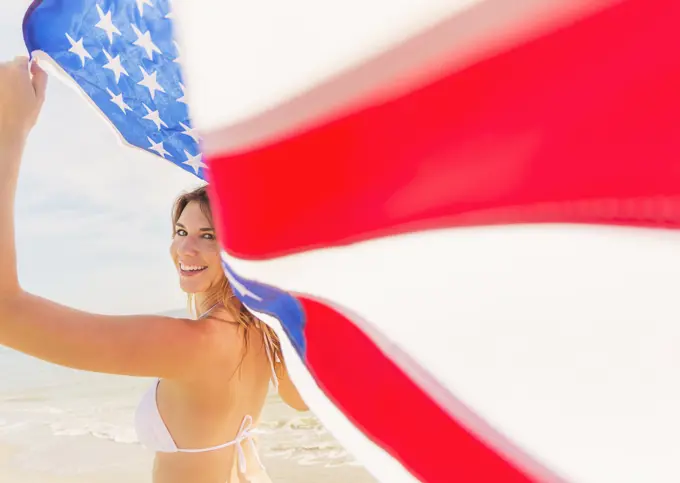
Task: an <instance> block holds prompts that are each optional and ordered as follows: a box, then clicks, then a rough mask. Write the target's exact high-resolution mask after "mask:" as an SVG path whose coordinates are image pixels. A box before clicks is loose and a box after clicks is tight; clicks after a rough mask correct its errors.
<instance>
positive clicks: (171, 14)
mask: <svg viewBox="0 0 680 483" xmlns="http://www.w3.org/2000/svg"><path fill="white" fill-rule="evenodd" d="M165 18H175V14H174V13H173V10H172V0H168V14H167V15H166V16H165Z"/></svg>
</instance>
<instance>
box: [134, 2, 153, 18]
mask: <svg viewBox="0 0 680 483" xmlns="http://www.w3.org/2000/svg"><path fill="white" fill-rule="evenodd" d="M135 1H136V2H137V8H138V9H139V15H141V16H143V15H144V5H148V6H149V7H153V3H151V0H135Z"/></svg>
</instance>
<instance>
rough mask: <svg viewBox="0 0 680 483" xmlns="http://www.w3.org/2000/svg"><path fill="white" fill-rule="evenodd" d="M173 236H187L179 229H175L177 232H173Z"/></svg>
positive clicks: (184, 231)
mask: <svg viewBox="0 0 680 483" xmlns="http://www.w3.org/2000/svg"><path fill="white" fill-rule="evenodd" d="M175 235H179V236H187V232H186V230H182V229H181V228H179V229H177V231H175Z"/></svg>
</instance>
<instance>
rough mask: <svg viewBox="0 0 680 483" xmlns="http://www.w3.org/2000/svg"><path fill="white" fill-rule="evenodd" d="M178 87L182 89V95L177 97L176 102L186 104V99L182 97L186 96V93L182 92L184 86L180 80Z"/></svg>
mask: <svg viewBox="0 0 680 483" xmlns="http://www.w3.org/2000/svg"><path fill="white" fill-rule="evenodd" d="M179 88H180V89H182V97H178V98H177V102H183V103H184V104H186V103H187V101H186V100H185V99H184V97H185V96H186V93H185V92H184V86H183V85H182V83H181V82H180V83H179Z"/></svg>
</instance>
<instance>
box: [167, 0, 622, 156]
mask: <svg viewBox="0 0 680 483" xmlns="http://www.w3.org/2000/svg"><path fill="white" fill-rule="evenodd" d="M616 1H620V0H371V1H370V2H366V1H364V0H344V1H334V2H328V1H325V2H318V1H315V0H288V1H285V2H281V1H278V0H250V1H248V2H233V1H228V2H225V1H216V0H192V1H191V2H181V3H179V4H178V5H177V6H176V9H177V10H178V12H179V14H178V15H176V22H177V23H176V32H177V34H178V37H179V40H180V43H181V44H182V62H183V66H184V67H185V69H184V76H185V79H186V88H187V92H188V96H189V99H191V113H192V121H193V123H194V125H195V126H197V127H198V129H199V131H200V132H201V134H202V136H203V146H202V148H203V150H204V152H207V153H211V152H213V151H215V150H225V149H229V150H231V149H243V148H245V147H246V146H249V145H253V144H255V143H259V142H262V141H265V140H271V139H272V138H273V137H278V136H281V135H283V134H284V133H286V132H290V131H291V130H293V129H298V128H300V127H301V126H302V125H305V124H309V123H310V122H312V121H313V120H316V119H317V118H318V117H319V116H322V115H328V114H329V113H330V112H332V111H335V110H336V109H337V108H342V109H347V108H348V107H349V105H348V102H350V100H351V101H352V102H356V101H357V100H356V98H357V97H361V96H366V95H368V93H371V95H372V96H374V95H376V94H377V95H379V96H380V97H385V96H388V95H390V94H394V93H395V92H397V91H403V90H404V89H410V88H412V85H413V84H414V83H417V82H418V81H419V79H420V78H421V77H422V76H423V75H430V74H431V73H432V71H433V70H434V71H436V70H440V69H442V68H443V67H451V66H454V65H455V66H457V67H458V68H460V67H463V66H464V65H469V64H470V63H471V62H474V61H477V60H478V59H479V58H480V57H481V56H484V55H489V54H490V53H492V52H494V51H497V50H498V49H499V48H508V45H509V44H515V43H517V42H518V41H519V40H520V39H525V38H526V37H527V36H529V35H535V34H536V33H537V32H538V31H541V30H543V29H545V28H548V26H553V25H554V24H555V22H559V23H560V24H562V23H564V22H567V21H569V20H570V19H571V18H573V17H574V16H575V15H581V14H583V13H584V12H586V11H592V10H593V9H596V8H601V7H602V6H603V5H607V4H610V3H613V2H616ZM556 19H559V20H556ZM215 35H218V37H219V42H215ZM407 40H408V41H407ZM406 41H407V42H406ZM402 43H403V44H402ZM400 44H402V48H401V50H397V51H395V52H394V54H393V55H388V56H386V57H384V58H381V59H380V60H379V61H377V62H375V61H374V60H373V59H374V58H375V57H376V56H378V55H379V54H382V53H383V52H385V51H387V50H389V49H392V48H394V47H395V46H397V45H400ZM369 59H371V60H370V64H371V65H370V66H369V67H368V68H363V67H362V68H361V69H360V70H359V71H358V72H354V73H352V72H350V71H351V70H352V69H354V68H356V67H358V66H360V65H361V64H363V63H364V62H366V61H369ZM348 72H350V73H349V74H348ZM336 77H337V80H338V82H335V83H334V82H331V83H330V85H329V86H327V87H325V88H323V89H321V90H320V91H319V92H315V93H314V94H312V95H309V96H304V98H302V99H294V98H295V97H296V96H298V95H300V94H301V93H303V92H305V91H308V90H309V89H312V88H315V87H316V86H319V85H320V84H322V83H324V82H327V81H329V80H330V79H334V78H336ZM282 103H287V105H284V106H281V109H278V108H277V109H274V110H272V109H273V108H274V107H277V106H279V105H280V104H282ZM260 113H266V114H265V115H264V119H259V118H258V119H255V120H254V121H252V122H250V121H249V120H250V119H251V118H253V117H254V116H257V115H258V114H260ZM237 124H238V125H237ZM225 128H226V129H228V135H227V136H225V135H224V132H222V131H221V130H222V129H225ZM211 131H217V133H213V134H211Z"/></svg>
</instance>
